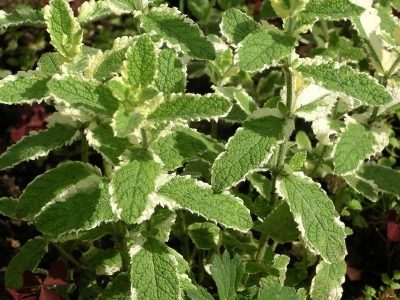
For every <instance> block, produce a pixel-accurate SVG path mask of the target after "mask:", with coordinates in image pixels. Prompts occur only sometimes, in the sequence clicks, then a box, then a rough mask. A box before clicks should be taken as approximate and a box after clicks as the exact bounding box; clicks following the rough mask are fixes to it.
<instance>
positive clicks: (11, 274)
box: [5, 238, 47, 289]
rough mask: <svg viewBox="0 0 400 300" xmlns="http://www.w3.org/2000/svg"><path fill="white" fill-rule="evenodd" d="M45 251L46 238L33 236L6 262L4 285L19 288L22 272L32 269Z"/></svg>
mask: <svg viewBox="0 0 400 300" xmlns="http://www.w3.org/2000/svg"><path fill="white" fill-rule="evenodd" d="M46 252H47V241H46V240H44V239H42V238H35V239H32V240H29V241H28V242H26V243H25V244H24V245H23V246H22V247H21V249H20V250H19V252H18V253H17V254H16V255H15V256H14V257H13V258H12V259H11V261H10V263H9V264H8V267H7V270H6V274H5V286H6V287H7V288H12V289H19V288H21V287H22V284H23V282H22V274H23V273H24V272H25V271H33V270H34V269H35V268H36V267H37V265H38V264H39V262H40V261H41V260H42V257H43V255H44V254H45V253H46Z"/></svg>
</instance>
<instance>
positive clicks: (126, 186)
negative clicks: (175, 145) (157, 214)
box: [110, 153, 162, 224]
mask: <svg viewBox="0 0 400 300" xmlns="http://www.w3.org/2000/svg"><path fill="white" fill-rule="evenodd" d="M140 156H141V157H137V159H134V160H132V161H131V162H129V163H128V164H126V165H124V166H122V167H120V168H119V169H117V170H116V171H115V172H114V173H113V175H112V179H111V184H110V192H111V205H112V206H113V210H114V212H115V213H116V215H117V216H118V218H120V219H121V220H123V221H125V222H126V223H128V224H133V223H137V222H138V221H139V220H140V219H141V218H146V219H147V218H148V217H149V216H146V214H148V213H149V212H148V211H146V208H148V207H149V205H150V204H151V203H150V202H151V201H150V199H149V196H150V194H151V193H153V192H154V191H155V180H156V178H157V177H158V176H160V175H161V173H162V167H161V165H160V164H159V163H157V162H155V161H154V160H153V159H152V157H151V156H150V155H149V154H148V153H143V154H140Z"/></svg>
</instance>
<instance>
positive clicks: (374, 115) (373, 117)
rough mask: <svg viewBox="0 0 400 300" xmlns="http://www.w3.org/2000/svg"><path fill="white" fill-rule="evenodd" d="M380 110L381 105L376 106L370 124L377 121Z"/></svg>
mask: <svg viewBox="0 0 400 300" xmlns="http://www.w3.org/2000/svg"><path fill="white" fill-rule="evenodd" d="M378 111H379V106H375V107H374V110H373V111H372V114H371V117H370V118H369V120H368V123H369V124H372V123H374V122H375V120H376V117H377V116H378Z"/></svg>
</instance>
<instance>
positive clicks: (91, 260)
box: [81, 247, 122, 276]
mask: <svg viewBox="0 0 400 300" xmlns="http://www.w3.org/2000/svg"><path fill="white" fill-rule="evenodd" d="M81 263H82V267H84V268H86V269H87V270H90V271H92V272H93V273H95V274H96V275H100V276H101V275H112V274H114V273H116V272H118V271H119V270H120V269H121V266H122V260H121V254H120V253H119V251H118V250H117V249H99V248H96V247H92V248H90V249H89V251H87V252H85V254H84V255H83V256H82V258H81Z"/></svg>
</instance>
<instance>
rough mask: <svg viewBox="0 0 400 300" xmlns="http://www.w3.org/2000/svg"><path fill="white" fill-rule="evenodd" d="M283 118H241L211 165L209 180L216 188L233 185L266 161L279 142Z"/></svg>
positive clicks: (222, 188) (283, 123) (283, 125)
mask: <svg viewBox="0 0 400 300" xmlns="http://www.w3.org/2000/svg"><path fill="white" fill-rule="evenodd" d="M284 127H285V121H284V120H283V119H281V118H277V117H274V116H267V117H262V118H258V119H251V120H248V121H245V122H244V124H243V128H240V129H238V130H237V131H236V133H235V135H234V136H233V137H231V138H230V140H229V141H228V144H227V145H226V152H223V153H222V154H220V155H219V156H218V158H217V159H216V160H215V162H214V165H213V167H212V177H211V183H212V185H213V187H214V189H215V190H216V191H222V190H225V189H228V188H230V187H231V186H234V185H236V184H237V183H238V182H240V181H241V180H243V179H244V178H245V176H247V175H248V174H250V173H253V172H255V171H257V169H259V168H261V167H262V166H263V164H264V163H266V162H267V161H268V160H269V158H270V157H271V155H272V152H273V151H274V149H275V148H276V146H277V145H278V144H279V143H280V142H281V141H282V136H283V132H284Z"/></svg>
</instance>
